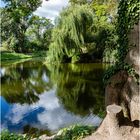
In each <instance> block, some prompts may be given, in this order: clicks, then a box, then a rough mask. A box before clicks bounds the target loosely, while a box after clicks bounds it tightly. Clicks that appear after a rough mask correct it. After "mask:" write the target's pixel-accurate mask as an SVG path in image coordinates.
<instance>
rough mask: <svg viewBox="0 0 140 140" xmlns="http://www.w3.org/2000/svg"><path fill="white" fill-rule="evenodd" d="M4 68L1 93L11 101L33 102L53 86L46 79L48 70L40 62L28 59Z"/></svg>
mask: <svg viewBox="0 0 140 140" xmlns="http://www.w3.org/2000/svg"><path fill="white" fill-rule="evenodd" d="M2 69H4V74H3V75H1V94H2V96H4V98H5V99H6V100H7V101H8V102H9V103H20V104H23V103H28V104H32V103H34V102H37V101H38V100H39V97H38V95H39V94H41V93H43V92H44V91H46V90H49V89H50V88H51V86H52V85H51V83H50V82H47V81H46V80H47V77H46V72H48V70H47V68H46V67H45V66H42V65H41V63H40V62H35V61H28V62H24V63H20V64H16V65H10V66H5V67H2Z"/></svg>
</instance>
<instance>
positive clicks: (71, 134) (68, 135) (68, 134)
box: [55, 125, 95, 140]
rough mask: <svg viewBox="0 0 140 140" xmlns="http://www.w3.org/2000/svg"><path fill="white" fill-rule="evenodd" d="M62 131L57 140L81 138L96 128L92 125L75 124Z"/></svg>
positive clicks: (78, 139) (76, 139)
mask: <svg viewBox="0 0 140 140" xmlns="http://www.w3.org/2000/svg"><path fill="white" fill-rule="evenodd" d="M60 131H61V132H59V133H61V134H60V136H57V137H56V138H55V140H81V139H82V138H84V137H86V136H87V135H90V134H91V133H92V132H93V131H95V128H94V127H91V126H81V125H75V126H70V127H68V128H64V129H62V130H60Z"/></svg>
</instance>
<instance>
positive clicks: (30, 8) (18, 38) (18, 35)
mask: <svg viewBox="0 0 140 140" xmlns="http://www.w3.org/2000/svg"><path fill="white" fill-rule="evenodd" d="M3 1H4V2H5V4H6V6H5V7H4V8H3V10H2V16H3V17H6V19H5V20H4V23H3V26H2V33H6V34H8V35H10V37H11V36H12V37H11V39H9V40H8V41H9V43H11V41H13V39H14V43H15V46H16V49H15V51H17V52H22V51H24V44H25V32H26V30H27V28H28V22H29V19H30V17H31V15H32V14H33V12H34V11H35V10H36V9H37V8H38V7H39V6H40V5H41V2H42V1H41V0H24V1H23V0H3ZM4 39H5V38H4ZM4 39H3V38H2V40H4Z"/></svg>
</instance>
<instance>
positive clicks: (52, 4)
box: [34, 0, 68, 21]
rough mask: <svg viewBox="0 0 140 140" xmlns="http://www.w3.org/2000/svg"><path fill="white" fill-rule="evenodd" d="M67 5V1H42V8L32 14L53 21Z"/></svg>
mask: <svg viewBox="0 0 140 140" xmlns="http://www.w3.org/2000/svg"><path fill="white" fill-rule="evenodd" d="M67 5H68V0H49V1H46V0H43V3H42V6H41V7H39V8H38V9H37V10H36V11H35V12H34V14H36V15H38V16H41V17H46V18H49V19H51V20H52V21H54V19H55V18H56V17H57V16H58V15H59V13H60V12H61V11H62V9H63V8H65V7H66V6H67Z"/></svg>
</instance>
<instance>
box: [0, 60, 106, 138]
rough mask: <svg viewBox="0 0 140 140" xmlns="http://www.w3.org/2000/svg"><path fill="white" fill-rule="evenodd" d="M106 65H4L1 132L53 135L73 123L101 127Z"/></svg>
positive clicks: (2, 71)
mask: <svg viewBox="0 0 140 140" xmlns="http://www.w3.org/2000/svg"><path fill="white" fill-rule="evenodd" d="M105 69H106V65H105V64H96V63H93V64H60V65H55V64H47V63H45V62H44V61H43V60H30V61H25V62H19V63H4V64H2V65H1V69H0V76H1V96H0V101H1V129H2V130H4V129H8V130H9V131H10V132H16V133H29V134H34V133H35V132H36V133H37V134H44V133H45V134H47V135H51V134H53V133H55V132H57V131H58V130H59V129H61V128H64V127H68V126H70V125H74V124H82V125H93V126H99V124H100V123H101V121H102V119H103V117H104V116H105V103H104V102H105V99H104V98H105V96H104V88H103V83H102V76H103V73H104V71H105Z"/></svg>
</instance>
